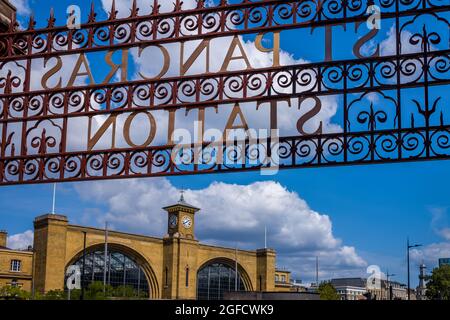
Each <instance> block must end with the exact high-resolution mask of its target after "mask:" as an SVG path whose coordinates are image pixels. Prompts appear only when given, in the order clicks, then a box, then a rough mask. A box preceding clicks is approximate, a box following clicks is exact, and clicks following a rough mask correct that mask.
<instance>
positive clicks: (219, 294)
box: [197, 263, 246, 300]
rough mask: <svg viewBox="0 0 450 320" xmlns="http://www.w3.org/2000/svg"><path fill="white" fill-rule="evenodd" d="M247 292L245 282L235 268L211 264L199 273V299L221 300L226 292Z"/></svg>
mask: <svg viewBox="0 0 450 320" xmlns="http://www.w3.org/2000/svg"><path fill="white" fill-rule="evenodd" d="M235 289H237V291H246V290H245V286H244V281H243V280H242V277H241V275H240V273H239V272H238V278H237V282H236V271H235V268H233V267H231V266H229V265H227V264H223V263H211V264H208V265H206V266H204V267H203V268H201V269H200V270H199V271H198V273H197V299H199V300H221V299H223V294H224V292H230V291H235Z"/></svg>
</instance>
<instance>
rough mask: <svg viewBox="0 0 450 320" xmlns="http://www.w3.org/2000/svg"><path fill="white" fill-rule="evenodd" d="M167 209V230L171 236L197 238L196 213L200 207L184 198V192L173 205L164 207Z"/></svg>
mask: <svg viewBox="0 0 450 320" xmlns="http://www.w3.org/2000/svg"><path fill="white" fill-rule="evenodd" d="M163 209H164V210H166V211H167V213H168V215H167V230H168V234H169V237H171V238H185V239H195V236H194V215H195V213H196V212H197V211H199V210H200V209H199V208H197V207H194V206H192V205H190V204H188V203H187V202H186V201H185V200H184V195H183V192H182V193H181V197H180V200H179V201H178V202H177V203H176V204H174V205H171V206H168V207H164V208H163Z"/></svg>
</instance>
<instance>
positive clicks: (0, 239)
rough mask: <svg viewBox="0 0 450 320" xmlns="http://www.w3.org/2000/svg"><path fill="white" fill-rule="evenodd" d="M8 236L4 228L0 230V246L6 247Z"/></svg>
mask: <svg viewBox="0 0 450 320" xmlns="http://www.w3.org/2000/svg"><path fill="white" fill-rule="evenodd" d="M7 238H8V232H6V231H5V230H0V248H1V247H5V248H6V239H7Z"/></svg>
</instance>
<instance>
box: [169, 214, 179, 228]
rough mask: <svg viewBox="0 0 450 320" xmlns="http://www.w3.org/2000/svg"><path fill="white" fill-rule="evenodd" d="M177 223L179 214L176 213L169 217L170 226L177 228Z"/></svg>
mask: <svg viewBox="0 0 450 320" xmlns="http://www.w3.org/2000/svg"><path fill="white" fill-rule="evenodd" d="M177 223H178V219H177V216H176V215H174V214H173V215H171V216H170V217H169V226H170V227H171V228H175V227H176V226H177Z"/></svg>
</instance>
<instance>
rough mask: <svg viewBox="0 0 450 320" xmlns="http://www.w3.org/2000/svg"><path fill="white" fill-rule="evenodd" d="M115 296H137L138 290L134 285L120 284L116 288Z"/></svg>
mask: <svg viewBox="0 0 450 320" xmlns="http://www.w3.org/2000/svg"><path fill="white" fill-rule="evenodd" d="M114 297H119V298H120V297H122V298H135V297H137V291H136V290H135V289H134V288H133V287H132V286H118V287H117V288H115V289H114Z"/></svg>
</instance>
